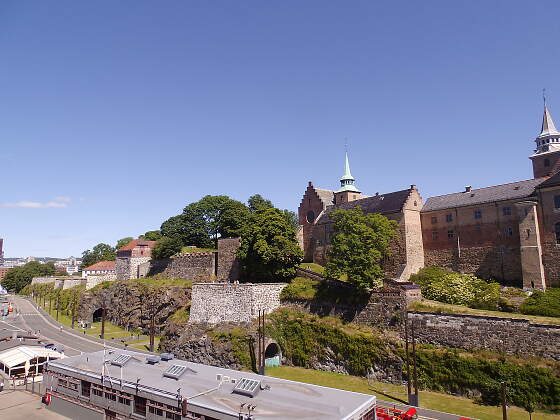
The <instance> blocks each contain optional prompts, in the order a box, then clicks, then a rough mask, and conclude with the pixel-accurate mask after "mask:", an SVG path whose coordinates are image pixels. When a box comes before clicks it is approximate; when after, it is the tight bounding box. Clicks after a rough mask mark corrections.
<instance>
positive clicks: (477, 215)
mask: <svg viewBox="0 0 560 420" xmlns="http://www.w3.org/2000/svg"><path fill="white" fill-rule="evenodd" d="M474 218H475V219H482V210H475V211H474Z"/></svg>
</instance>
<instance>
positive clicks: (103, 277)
mask: <svg viewBox="0 0 560 420" xmlns="http://www.w3.org/2000/svg"><path fill="white" fill-rule="evenodd" d="M116 279H117V275H116V274H115V273H108V274H90V275H88V276H87V277H86V290H89V289H92V288H94V287H95V286H97V285H98V284H101V283H103V282H104V281H115V280H116Z"/></svg>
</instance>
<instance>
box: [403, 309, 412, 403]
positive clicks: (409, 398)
mask: <svg viewBox="0 0 560 420" xmlns="http://www.w3.org/2000/svg"><path fill="white" fill-rule="evenodd" d="M404 350H405V355H406V359H405V361H406V387H407V392H408V394H407V395H408V403H409V404H411V403H412V388H411V383H410V355H409V352H408V311H406V312H405V318H404Z"/></svg>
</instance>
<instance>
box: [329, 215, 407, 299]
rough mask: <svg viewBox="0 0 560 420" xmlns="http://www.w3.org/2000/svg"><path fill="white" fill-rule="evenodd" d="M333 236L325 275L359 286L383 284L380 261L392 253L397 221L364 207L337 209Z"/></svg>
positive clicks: (367, 286)
mask: <svg viewBox="0 0 560 420" xmlns="http://www.w3.org/2000/svg"><path fill="white" fill-rule="evenodd" d="M330 217H331V219H332V220H333V222H334V224H333V228H334V231H333V234H334V236H333V238H332V240H331V246H330V249H329V251H328V257H329V261H328V262H327V266H326V270H325V274H326V276H328V277H331V278H335V279H337V278H340V276H342V275H344V274H345V275H346V276H347V277H348V281H349V282H350V283H353V284H354V285H356V286H357V287H359V288H360V289H364V290H366V289H370V288H374V287H380V286H381V285H382V284H383V283H382V280H383V269H382V268H381V261H382V260H383V258H385V257H386V256H388V255H389V253H390V249H389V245H390V242H391V239H392V238H393V237H394V236H395V234H396V226H397V223H396V222H395V221H394V220H389V219H387V218H386V217H385V216H383V215H381V214H377V213H369V214H364V212H363V211H362V209H361V207H359V206H357V207H356V208H354V209H350V210H344V209H339V210H334V211H332V212H331V214H330Z"/></svg>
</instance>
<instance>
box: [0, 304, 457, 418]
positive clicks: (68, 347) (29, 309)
mask: <svg viewBox="0 0 560 420" xmlns="http://www.w3.org/2000/svg"><path fill="white" fill-rule="evenodd" d="M9 300H10V301H11V302H12V303H13V305H14V311H13V312H12V313H11V314H10V315H8V318H7V319H6V320H5V321H0V330H2V329H5V330H11V331H14V330H15V331H31V332H34V333H36V334H38V335H39V336H40V337H41V338H42V339H43V340H44V341H50V342H52V343H55V344H57V345H62V346H63V347H64V353H65V354H66V355H67V356H75V355H78V354H80V353H82V352H83V353H88V352H94V351H99V350H103V343H102V342H100V341H99V340H96V339H93V338H91V337H88V336H86V335H82V334H79V333H77V332H75V331H72V330H71V329H70V328H67V327H63V328H62V329H61V328H60V324H58V323H57V322H56V321H55V320H53V319H52V318H50V317H49V316H48V315H43V314H42V313H41V312H40V311H39V309H37V308H36V307H35V305H34V304H33V303H32V302H30V301H28V300H27V299H23V298H21V297H19V296H10V297H9ZM106 348H118V347H115V346H111V345H108V344H107V345H106ZM377 401H378V404H379V405H380V406H383V407H389V408H397V409H400V410H403V411H406V410H407V409H408V408H409V407H408V406H405V405H402V404H395V403H393V402H390V401H383V400H379V399H378V400H377ZM417 410H418V415H419V419H420V420H459V419H460V418H461V416H457V415H455V414H447V413H442V412H440V411H434V410H428V409H426V408H418V409H417Z"/></svg>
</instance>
